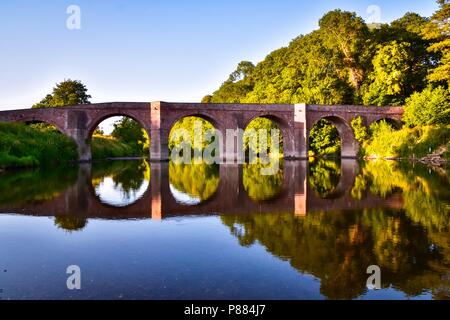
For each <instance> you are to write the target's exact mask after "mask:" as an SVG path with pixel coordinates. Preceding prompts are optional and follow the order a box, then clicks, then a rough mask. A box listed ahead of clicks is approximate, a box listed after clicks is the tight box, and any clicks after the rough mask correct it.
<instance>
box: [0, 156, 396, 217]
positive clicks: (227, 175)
mask: <svg viewBox="0 0 450 320" xmlns="http://www.w3.org/2000/svg"><path fill="white" fill-rule="evenodd" d="M169 166H170V164H168V163H152V164H151V166H150V184H149V188H148V189H147V190H146V191H145V192H144V194H143V195H142V196H141V197H140V198H139V199H137V200H136V201H135V202H134V203H131V204H129V205H126V206H120V207H117V206H113V205H110V204H107V203H104V202H102V201H101V200H100V198H99V197H98V195H97V194H96V191H95V188H94V187H93V185H92V181H93V175H92V166H91V165H90V164H82V165H80V167H79V169H78V177H77V179H76V182H74V183H73V185H71V186H70V187H68V188H66V189H65V190H64V191H62V192H60V193H59V194H58V195H56V196H54V197H53V198H52V197H48V199H40V200H37V201H28V202H27V203H25V204H20V203H19V204H18V203H7V202H4V203H0V213H8V214H11V213H12V214H23V215H33V216H58V217H63V216H75V217H80V218H81V217H82V218H101V219H150V218H151V219H156V220H160V219H164V218H170V217H176V216H188V215H211V214H220V215H235V214H255V213H280V212H282V213H291V214H293V215H297V216H300V217H301V216H306V215H307V214H308V213H310V212H316V211H329V210H357V209H371V208H387V209H401V208H402V207H403V200H402V196H401V193H393V194H390V195H389V196H387V197H385V198H383V197H380V196H377V195H373V194H372V193H370V192H369V191H368V190H365V191H364V192H363V193H362V194H359V195H358V197H355V196H354V195H353V194H352V188H353V185H354V182H355V178H356V176H357V174H358V172H359V167H358V164H357V162H356V161H354V160H350V159H344V160H342V161H341V163H340V168H339V170H338V171H340V178H339V182H338V183H337V185H336V186H334V187H333V192H331V193H329V194H326V195H325V196H323V195H321V193H320V192H318V191H317V190H316V189H315V188H314V183H313V181H311V180H312V179H313V177H311V176H310V175H308V170H309V168H308V166H309V163H308V162H306V161H286V162H285V163H284V164H283V169H282V171H280V173H279V175H280V179H278V180H277V181H278V182H279V183H280V184H281V185H280V186H277V192H275V193H273V194H271V193H270V192H269V193H268V194H269V196H268V197H264V195H265V194H264V191H260V189H256V190H253V191H252V190H249V188H250V187H249V183H248V181H245V180H246V170H249V168H248V167H243V166H240V165H221V166H219V167H218V168H217V172H216V173H214V174H216V175H217V176H218V182H217V183H213V186H214V189H215V190H212V191H211V190H207V191H205V192H206V196H205V199H204V201H200V202H199V203H196V204H195V205H192V204H191V205H188V204H186V203H182V202H180V201H178V200H177V199H176V197H175V196H174V194H173V192H172V191H173V190H172V191H171V187H170V186H171V179H170V176H169V171H170V170H169ZM247 179H248V177H247ZM172 180H173V179H172ZM253 180H255V181H260V182H261V186H262V187H265V186H266V185H267V183H268V182H267V181H266V180H264V177H263V176H260V177H253ZM260 194H261V195H262V197H258V195H260Z"/></svg>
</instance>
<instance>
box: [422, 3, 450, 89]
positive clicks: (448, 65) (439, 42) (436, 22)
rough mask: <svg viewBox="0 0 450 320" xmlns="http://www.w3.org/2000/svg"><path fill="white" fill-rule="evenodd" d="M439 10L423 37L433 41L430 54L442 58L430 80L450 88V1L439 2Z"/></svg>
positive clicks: (424, 31) (431, 73)
mask: <svg viewBox="0 0 450 320" xmlns="http://www.w3.org/2000/svg"><path fill="white" fill-rule="evenodd" d="M437 2H438V4H439V10H438V11H436V12H435V13H434V15H433V16H432V17H431V19H430V21H429V23H428V24H427V25H426V26H425V28H424V29H423V37H424V38H425V39H428V40H431V41H433V43H432V45H431V46H430V47H429V48H428V51H429V52H432V53H436V54H438V55H439V56H440V59H439V64H437V66H436V68H434V69H433V70H431V72H430V74H429V77H428V79H429V80H430V81H432V82H437V83H446V85H447V88H450V1H449V0H438V1H437Z"/></svg>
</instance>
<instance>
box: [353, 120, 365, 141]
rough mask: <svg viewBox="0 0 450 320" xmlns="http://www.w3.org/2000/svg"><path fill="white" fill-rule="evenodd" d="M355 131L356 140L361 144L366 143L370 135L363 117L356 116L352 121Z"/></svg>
mask: <svg viewBox="0 0 450 320" xmlns="http://www.w3.org/2000/svg"><path fill="white" fill-rule="evenodd" d="M351 127H352V129H353V133H354V134H355V138H356V141H358V142H359V143H360V144H362V143H364V141H366V140H367V139H368V137H369V135H368V133H367V128H366V126H365V125H364V123H363V119H362V117H356V118H354V119H353V120H352V122H351Z"/></svg>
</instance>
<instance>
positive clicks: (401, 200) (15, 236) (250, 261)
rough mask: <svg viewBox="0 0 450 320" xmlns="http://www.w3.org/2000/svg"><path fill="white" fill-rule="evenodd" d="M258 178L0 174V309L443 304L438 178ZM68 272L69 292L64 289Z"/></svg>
mask: <svg viewBox="0 0 450 320" xmlns="http://www.w3.org/2000/svg"><path fill="white" fill-rule="evenodd" d="M260 169H261V166H260V165H250V164H248V165H206V164H196V165H180V164H174V163H151V164H150V163H148V162H146V161H111V162H101V163H94V164H92V165H90V164H83V165H80V166H76V167H68V168H41V169H39V170H22V171H13V172H4V173H1V175H0V257H1V258H0V299H4V300H6V299H449V298H450V213H449V208H450V201H449V200H450V188H449V175H448V171H446V169H445V168H438V169H433V168H429V167H426V166H423V165H419V164H409V163H398V162H393V161H371V162H360V163H358V162H356V161H352V160H342V161H332V160H316V161H314V162H306V161H286V162H284V163H282V165H281V167H280V170H279V171H278V173H277V174H275V175H270V176H264V175H261V170H260ZM69 266H77V267H79V270H80V272H81V273H80V277H81V279H80V285H81V289H80V290H69V289H68V286H67V279H68V277H69V276H70V274H68V273H67V268H68V267H69ZM370 266H377V267H379V269H380V281H381V288H378V290H373V288H370V287H368V286H367V279H368V278H369V277H370V275H371V274H369V273H368V268H369V267H370Z"/></svg>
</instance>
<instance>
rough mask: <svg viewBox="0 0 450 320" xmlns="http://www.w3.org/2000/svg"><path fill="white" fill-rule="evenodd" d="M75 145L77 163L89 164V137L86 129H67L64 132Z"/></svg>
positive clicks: (90, 157) (90, 154)
mask: <svg viewBox="0 0 450 320" xmlns="http://www.w3.org/2000/svg"><path fill="white" fill-rule="evenodd" d="M65 133H66V134H67V135H68V136H69V137H71V138H72V139H73V140H74V141H75V143H76V144H77V151H78V161H80V162H90V161H92V151H91V144H90V143H89V141H90V137H89V133H88V131H87V130H86V129H67V130H66V132H65Z"/></svg>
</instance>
